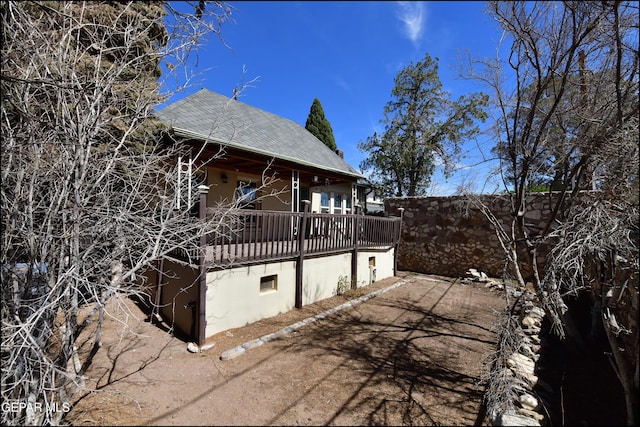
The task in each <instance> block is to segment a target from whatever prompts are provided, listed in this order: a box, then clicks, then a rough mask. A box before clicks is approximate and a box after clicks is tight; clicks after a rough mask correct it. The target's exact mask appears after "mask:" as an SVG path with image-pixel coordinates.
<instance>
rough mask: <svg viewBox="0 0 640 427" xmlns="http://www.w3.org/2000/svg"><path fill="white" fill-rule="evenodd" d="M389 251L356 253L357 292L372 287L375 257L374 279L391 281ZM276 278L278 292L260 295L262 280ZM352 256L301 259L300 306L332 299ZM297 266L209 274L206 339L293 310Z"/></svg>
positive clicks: (291, 263)
mask: <svg viewBox="0 0 640 427" xmlns="http://www.w3.org/2000/svg"><path fill="white" fill-rule="evenodd" d="M393 255H394V251H393V249H390V250H388V251H384V252H382V251H361V252H358V261H357V262H358V277H357V283H358V287H362V286H367V285H369V284H371V270H370V269H369V262H370V259H372V258H375V268H376V277H375V280H381V279H384V278H387V277H391V276H393V273H394V271H393ZM271 275H276V276H277V290H275V291H267V292H261V291H260V279H261V277H266V276H271ZM350 275H351V254H350V253H344V254H337V255H332V256H326V257H315V258H305V260H304V269H303V292H302V304H303V305H308V304H312V303H314V302H317V301H321V300H323V299H326V298H330V297H332V296H335V295H336V294H337V291H338V282H339V281H340V280H341V279H342V278H343V277H345V278H347V279H348V278H350ZM295 278H296V263H295V261H285V262H275V263H269V264H261V265H256V266H249V267H238V268H232V269H228V270H221V271H212V272H209V273H208V274H207V302H206V304H207V308H206V310H207V313H206V319H207V325H206V336H207V337H209V336H211V335H214V334H216V333H218V332H221V331H225V330H228V329H233V328H237V327H241V326H244V325H247V324H249V323H253V322H256V321H258V320H260V319H265V318H268V317H272V316H276V315H278V314H280V313H284V312H287V311H289V310H293V309H294V308H295Z"/></svg>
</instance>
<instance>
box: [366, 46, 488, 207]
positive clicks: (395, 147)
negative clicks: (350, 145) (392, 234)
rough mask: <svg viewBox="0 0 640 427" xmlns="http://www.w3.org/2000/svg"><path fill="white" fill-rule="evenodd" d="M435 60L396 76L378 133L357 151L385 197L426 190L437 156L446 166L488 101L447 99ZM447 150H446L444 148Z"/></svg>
mask: <svg viewBox="0 0 640 427" xmlns="http://www.w3.org/2000/svg"><path fill="white" fill-rule="evenodd" d="M437 61H438V59H437V58H436V59H435V60H432V59H431V57H430V56H429V55H428V54H427V55H425V58H424V60H423V61H420V62H418V63H415V64H414V63H411V64H409V65H408V66H407V67H406V68H405V69H403V70H402V71H400V72H399V73H398V75H397V76H396V78H395V86H394V88H393V89H392V91H391V97H392V99H391V100H390V101H389V102H387V104H386V106H385V108H384V115H385V118H384V119H383V120H381V123H383V124H384V125H385V130H384V132H383V134H382V135H378V134H377V133H375V134H374V135H373V136H371V137H369V138H367V140H366V141H364V142H363V141H361V142H360V143H359V144H358V148H360V149H361V150H362V151H365V152H368V153H369V157H368V158H367V159H365V160H364V161H362V162H361V163H360V168H361V169H362V170H370V171H372V172H371V176H370V180H371V181H372V182H373V183H375V184H376V185H378V186H379V188H381V189H382V191H383V194H384V195H387V196H391V195H393V196H398V197H401V196H419V195H422V194H424V192H425V190H426V188H427V187H428V186H429V183H430V179H431V175H432V174H433V172H434V170H435V165H436V161H437V159H436V157H438V158H439V159H440V160H442V161H443V162H444V163H445V166H446V167H447V170H445V172H448V169H449V168H450V165H451V164H452V163H454V160H455V157H456V156H457V155H458V154H459V151H460V148H459V143H460V142H461V141H465V140H467V139H469V138H471V137H473V136H474V135H475V134H477V133H478V127H477V126H476V125H475V120H478V119H479V120H482V121H484V120H485V119H486V117H487V114H486V112H485V108H486V105H487V102H488V98H487V97H486V96H485V95H483V94H482V93H477V94H476V93H473V94H470V95H468V96H462V97H460V99H458V101H452V100H450V99H449V94H448V93H447V92H445V91H444V90H443V89H442V83H441V82H440V78H439V77H438V62H437ZM448 148H450V150H447V149H448Z"/></svg>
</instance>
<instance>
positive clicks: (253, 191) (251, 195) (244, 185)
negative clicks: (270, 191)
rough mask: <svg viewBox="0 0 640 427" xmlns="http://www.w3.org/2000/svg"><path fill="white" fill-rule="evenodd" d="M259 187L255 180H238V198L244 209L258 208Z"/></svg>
mask: <svg viewBox="0 0 640 427" xmlns="http://www.w3.org/2000/svg"><path fill="white" fill-rule="evenodd" d="M257 199H258V189H257V185H256V183H255V182H247V181H238V184H237V185H236V200H238V201H239V206H240V208H242V209H257V207H258V206H257Z"/></svg>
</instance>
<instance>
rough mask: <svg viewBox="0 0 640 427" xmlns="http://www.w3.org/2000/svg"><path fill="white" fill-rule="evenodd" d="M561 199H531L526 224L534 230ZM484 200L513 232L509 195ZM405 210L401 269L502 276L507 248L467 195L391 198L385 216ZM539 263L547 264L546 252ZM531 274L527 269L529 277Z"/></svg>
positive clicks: (542, 195)
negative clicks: (481, 272) (476, 270)
mask: <svg viewBox="0 0 640 427" xmlns="http://www.w3.org/2000/svg"><path fill="white" fill-rule="evenodd" d="M555 197H556V196H555V195H554V194H550V193H536V194H532V195H530V196H528V197H527V201H526V203H527V211H526V215H525V221H526V223H527V224H531V225H533V226H534V227H535V226H537V225H540V224H542V222H543V219H544V218H545V217H547V216H548V215H549V214H550V212H551V207H552V206H553V203H554V201H555ZM481 200H482V202H483V203H484V204H485V205H486V206H488V207H489V208H490V209H491V211H492V212H493V213H494V214H495V215H496V217H497V218H498V220H499V221H500V222H501V223H502V224H503V227H504V226H506V227H507V230H508V229H509V224H510V222H511V220H512V219H513V212H514V208H513V207H512V205H511V201H510V199H509V197H508V196H507V195H496V196H483V197H481ZM399 208H404V209H405V211H404V215H403V223H402V236H401V241H400V245H399V248H398V268H399V269H400V270H409V271H415V272H420V273H427V274H439V275H443V276H450V277H456V276H462V275H464V274H465V272H466V271H467V270H468V269H469V268H476V269H478V270H481V271H484V272H485V273H487V274H488V275H491V276H496V277H500V276H501V275H502V273H503V268H504V266H505V257H504V250H503V249H502V247H501V246H500V242H499V240H498V238H497V236H496V233H495V229H494V228H493V227H492V226H490V224H489V221H488V220H487V218H486V216H485V215H484V214H483V213H482V211H481V210H480V209H479V208H478V207H474V206H472V205H470V203H469V202H468V199H467V198H466V197H462V196H452V197H402V198H387V199H385V212H387V214H388V215H398V216H399V215H400V211H399V210H398V209H399ZM539 262H541V263H543V262H544V253H541V256H540V258H539ZM527 273H528V272H527V271H526V270H525V271H524V274H527Z"/></svg>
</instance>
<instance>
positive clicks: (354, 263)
mask: <svg viewBox="0 0 640 427" xmlns="http://www.w3.org/2000/svg"><path fill="white" fill-rule="evenodd" d="M359 231H360V215H354V218H353V229H352V231H351V242H352V244H353V251H351V289H356V288H357V287H358V239H359V238H360V233H359Z"/></svg>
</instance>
